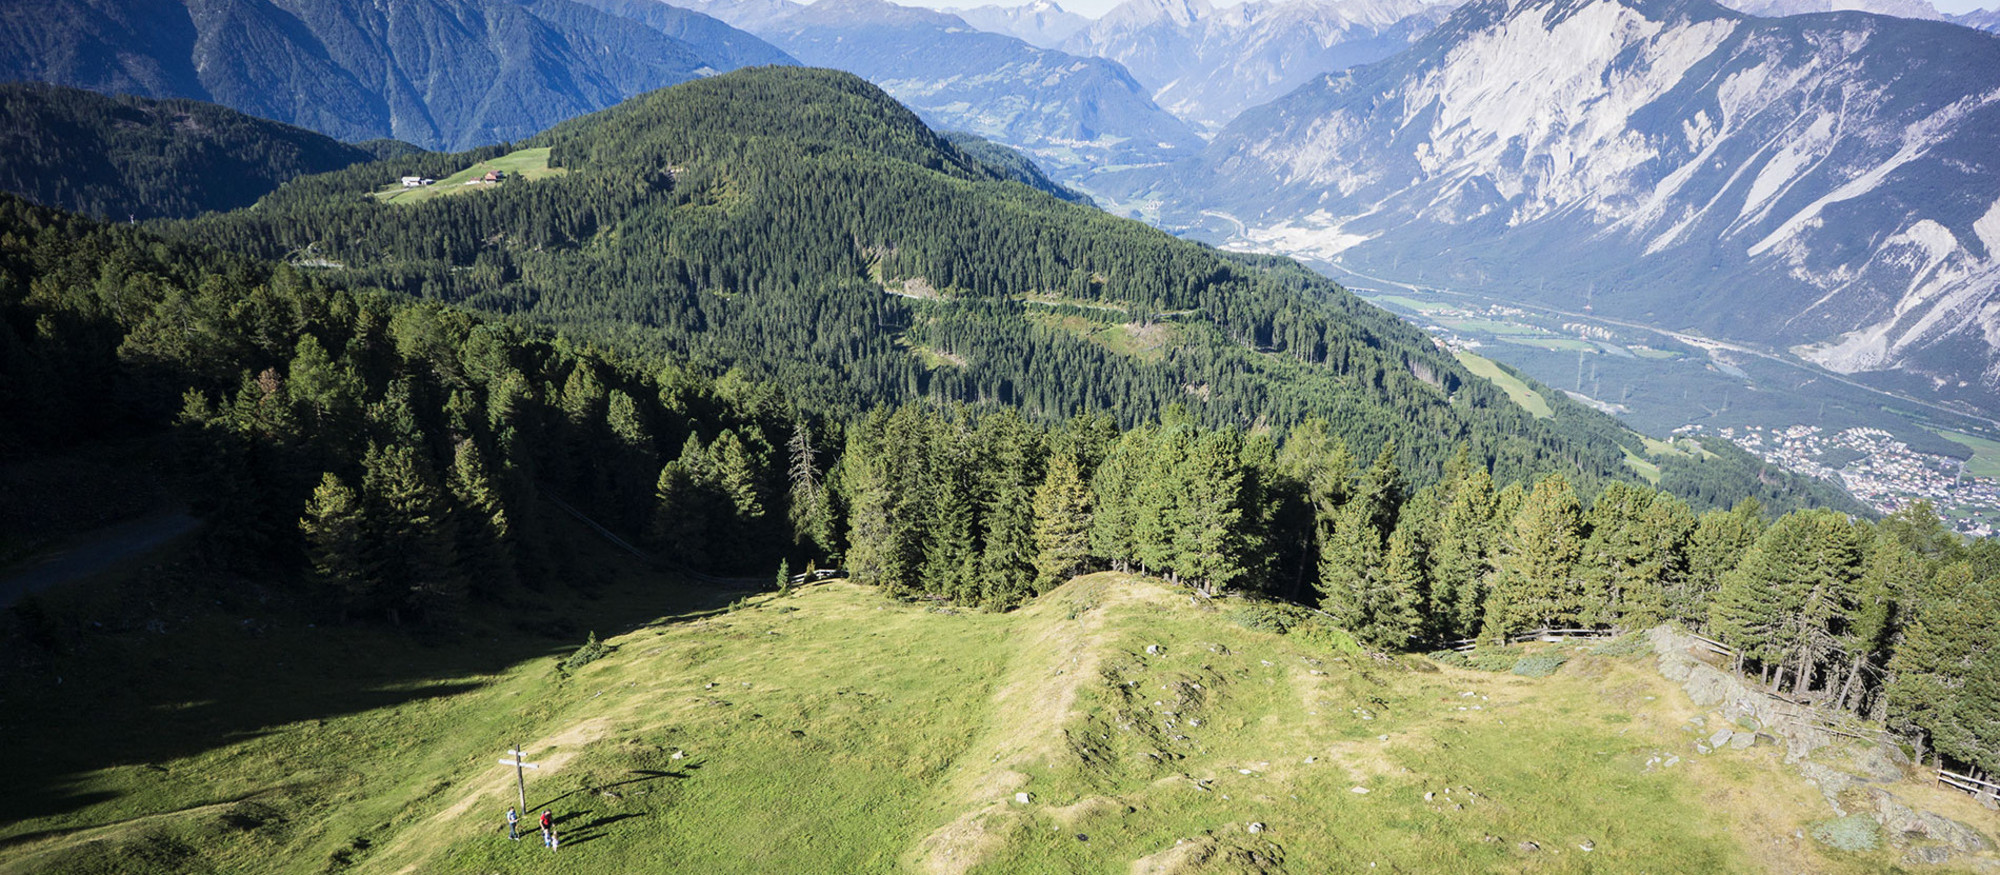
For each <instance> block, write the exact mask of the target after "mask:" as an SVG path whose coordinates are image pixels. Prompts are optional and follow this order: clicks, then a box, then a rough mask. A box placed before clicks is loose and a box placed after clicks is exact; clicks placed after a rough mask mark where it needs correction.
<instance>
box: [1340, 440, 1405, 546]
mask: <svg viewBox="0 0 2000 875" xmlns="http://www.w3.org/2000/svg"><path fill="white" fill-rule="evenodd" d="M1405 489H1406V487H1405V486H1404V484H1403V469H1402V468H1401V467H1400V466H1398V465H1397V464H1396V442H1395V441H1390V442H1388V443H1387V444H1384V445H1383V446H1382V451H1381V452H1379V453H1376V454H1375V461H1374V463H1373V464H1370V465H1369V466H1368V470H1367V471H1365V472H1363V473H1362V475H1361V481H1360V483H1358V484H1356V486H1355V489H1354V498H1353V499H1352V500H1353V501H1358V502H1361V503H1362V506H1363V507H1364V508H1366V509H1367V514H1368V524H1369V525H1372V526H1374V527H1375V531H1377V532H1379V533H1381V535H1382V536H1383V537H1385V538H1386V537H1388V536H1389V532H1390V530H1392V529H1394V528H1395V527H1396V516H1397V514H1399V513H1401V512H1402V509H1403V501H1404V499H1405V498H1406V496H1405V494H1404V493H1405Z"/></svg>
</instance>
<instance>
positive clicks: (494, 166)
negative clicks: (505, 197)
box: [375, 146, 569, 206]
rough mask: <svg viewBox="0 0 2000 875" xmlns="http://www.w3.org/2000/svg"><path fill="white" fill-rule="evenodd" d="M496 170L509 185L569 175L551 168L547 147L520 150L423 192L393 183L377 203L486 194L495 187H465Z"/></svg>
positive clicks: (485, 162) (433, 185)
mask: <svg viewBox="0 0 2000 875" xmlns="http://www.w3.org/2000/svg"><path fill="white" fill-rule="evenodd" d="M494 170H500V171H504V172H505V173H506V174H507V175H508V176H510V177H513V179H512V180H508V181H513V180H525V181H528V182H533V181H535V180H537V179H547V178H548V177H551V176H562V175H564V174H567V173H569V170H568V169H567V168H563V167H550V166H549V150H548V147H546V146H544V147H542V148H539V149H521V150H518V151H514V152H509V153H507V154H505V155H502V156H500V157H498V158H493V159H490V160H486V161H481V162H479V163H477V164H474V165H472V166H471V167H467V168H465V169H464V170H460V171H459V172H457V173H454V174H452V175H450V176H447V177H445V178H443V179H440V180H438V181H437V182H435V183H432V184H430V185H427V186H424V187H422V188H404V187H403V186H402V184H401V183H399V182H391V183H390V184H389V185H388V186H387V187H385V188H383V189H382V190H380V191H377V192H375V199H376V200H379V201H381V202H383V203H387V204H402V205H404V206H409V205H412V204H419V203H423V202H424V201H427V200H430V199H431V198H434V197H443V196H445V195H451V194H465V193H467V192H474V191H486V190H488V189H491V188H493V187H494V186H493V185H492V184H489V183H478V184H474V185H467V184H466V183H467V182H469V181H471V180H474V179H478V178H480V177H482V176H485V175H486V174H487V173H488V172H490V171H494ZM499 184H500V185H506V184H507V182H504V181H503V182H501V183H499Z"/></svg>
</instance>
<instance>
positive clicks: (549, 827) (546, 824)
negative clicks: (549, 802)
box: [542, 808, 556, 849]
mask: <svg viewBox="0 0 2000 875" xmlns="http://www.w3.org/2000/svg"><path fill="white" fill-rule="evenodd" d="M555 841H556V821H555V818H553V817H550V816H549V810H548V809H546V808H544V809H542V846H543V847H546V848H551V849H553V848H554V847H555V846H556V845H555Z"/></svg>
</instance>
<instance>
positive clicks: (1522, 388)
mask: <svg viewBox="0 0 2000 875" xmlns="http://www.w3.org/2000/svg"><path fill="white" fill-rule="evenodd" d="M1456 355H1457V356H1458V362H1459V364H1462V365H1465V369H1466V370H1468V371H1471V372H1472V373H1474V374H1476V375H1478V376H1481V377H1485V378H1486V379H1488V380H1491V381H1493V385H1495V386H1499V387H1500V391H1502V392H1506V393H1507V397H1508V398H1511V399H1513V400H1514V403H1515V404H1519V405H1521V409H1523V410H1526V411H1528V412H1529V413H1532V414H1534V415H1535V418H1537V419H1548V418H1549V417H1551V416H1554V415H1555V411H1553V410H1550V409H1549V401H1548V399H1546V398H1543V397H1542V396H1541V393H1539V392H1536V391H1535V390H1533V389H1530V388H1528V384H1527V383H1525V382H1523V381H1522V380H1521V378H1520V377H1516V376H1514V375H1513V374H1510V373H1508V372H1507V371H1506V370H1504V369H1502V368H1501V367H1500V366H1499V365H1498V364H1496V363H1494V361H1493V360H1492V359H1489V358H1486V357H1484V356H1481V355H1477V354H1475V353H1470V352H1459V353H1456Z"/></svg>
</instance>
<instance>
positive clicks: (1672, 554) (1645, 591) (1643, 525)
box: [1579, 483, 1694, 628]
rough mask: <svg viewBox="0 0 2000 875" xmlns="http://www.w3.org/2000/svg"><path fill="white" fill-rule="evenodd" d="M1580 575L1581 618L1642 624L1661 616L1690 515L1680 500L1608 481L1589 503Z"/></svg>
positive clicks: (1677, 574) (1676, 576) (1679, 567)
mask: <svg viewBox="0 0 2000 875" xmlns="http://www.w3.org/2000/svg"><path fill="white" fill-rule="evenodd" d="M1585 524H1586V526H1587V527H1588V529H1589V531H1590V537H1589V538H1588V539H1587V540H1585V541H1584V545H1583V553H1582V556H1581V558H1580V560H1579V577H1580V578H1581V580H1582V581H1583V584H1584V611H1583V620H1584V622H1585V623H1587V624H1590V625H1593V626H1612V625H1617V626H1624V627H1626V628H1646V627H1649V626H1652V625H1654V624H1656V623H1658V622H1660V621H1661V620H1662V619H1664V618H1665V613H1666V597H1667V595H1666V594H1667V590H1668V589H1669V588H1670V587H1672V586H1675V585H1676V584H1678V583H1679V581H1680V579H1681V577H1682V573H1683V566H1684V563H1685V549H1686V541H1687V537H1688V534H1689V533H1690V531H1691V530H1692V529H1693V527H1694V518H1693V516H1692V514H1690V513H1689V512H1688V510H1687V506H1686V505H1685V504H1681V503H1680V502H1678V501H1676V500H1674V499H1672V498H1671V497H1668V496H1663V495H1661V494H1659V493H1656V492H1654V491H1652V490H1650V489H1645V488H1643V487H1639V486H1633V485H1630V484H1624V483H1612V484H1610V485H1608V486H1606V487H1605V488H1604V491H1603V492H1602V493H1600V494H1599V495H1598V498H1597V501H1596V503H1594V504H1592V505H1591V508H1590V513H1589V514H1587V515H1586V518H1585Z"/></svg>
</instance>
